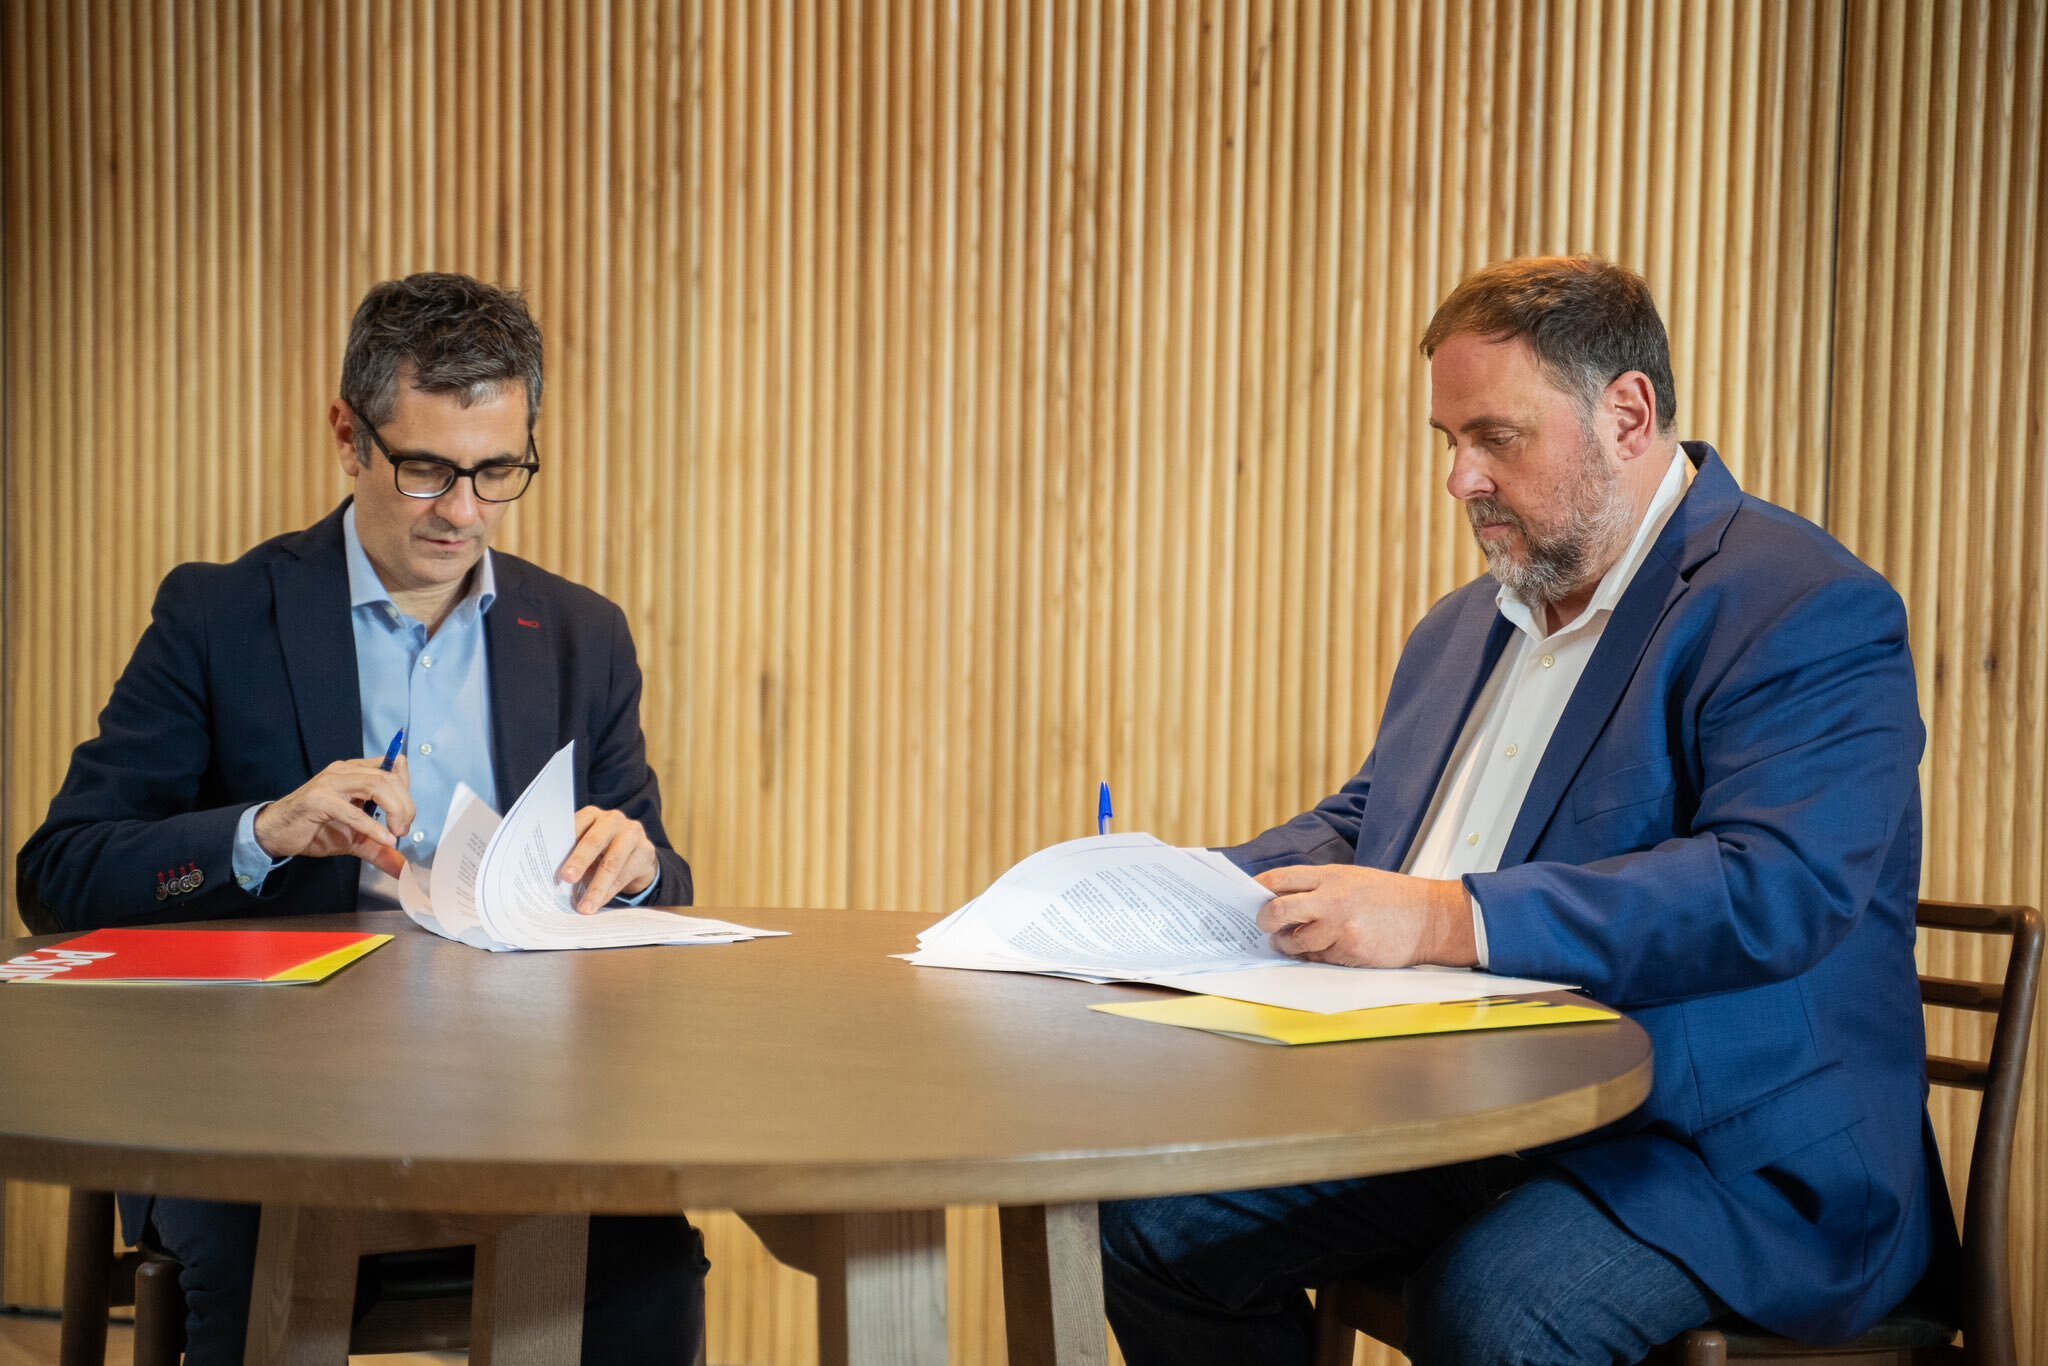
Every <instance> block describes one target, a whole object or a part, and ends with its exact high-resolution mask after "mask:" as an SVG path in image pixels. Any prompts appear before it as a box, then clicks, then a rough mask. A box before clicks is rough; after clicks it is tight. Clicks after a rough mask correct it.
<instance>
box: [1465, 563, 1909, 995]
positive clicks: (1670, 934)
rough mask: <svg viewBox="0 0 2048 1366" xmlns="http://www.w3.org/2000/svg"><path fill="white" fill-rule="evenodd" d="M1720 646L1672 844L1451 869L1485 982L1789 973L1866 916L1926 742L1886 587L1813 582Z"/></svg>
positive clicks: (1900, 620) (1902, 834) (1621, 990)
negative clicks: (1461, 890) (1465, 897)
mask: <svg viewBox="0 0 2048 1366" xmlns="http://www.w3.org/2000/svg"><path fill="white" fill-rule="evenodd" d="M1732 655H1733V662H1732V663H1731V664H1730V665H1729V666H1728V667H1727V669H1726V670H1725V672H1724V673H1723V674H1722V675H1721V676H1720V677H1719V678H1718V679H1717V680H1715V681H1714V682H1713V683H1712V684H1711V685H1709V686H1707V687H1705V688H1704V689H1703V692H1704V696H1702V697H1700V698H1699V699H1698V701H1697V702H1688V703H1687V705H1688V706H1696V707H1697V715H1698V724H1697V740H1696V747H1697V755H1696V757H1695V756H1684V755H1681V756H1678V760H1679V762H1678V764H1677V765H1676V767H1677V768H1679V769H1680V770H1689V769H1693V768H1695V767H1696V770H1697V774H1698V778H1697V782H1698V793H1697V805H1696V807H1695V809H1694V810H1693V811H1692V812H1691V813H1690V816H1689V819H1681V820H1680V821H1679V823H1678V824H1679V828H1681V829H1683V830H1684V831H1685V834H1684V836H1683V837H1680V838H1671V839H1666V840H1664V841H1663V842H1661V843H1658V844H1656V845H1655V846H1654V847H1651V848H1647V849H1643V850H1640V851H1637V852H1631V853H1626V854H1622V855H1620V856H1618V857H1611V858H1602V859H1598V860H1595V861H1592V862H1588V863H1585V864H1583V865H1578V866H1574V865H1572V864H1568V863H1561V862H1532V863H1526V864H1522V865H1520V866H1518V867H1513V868H1507V869H1503V870H1501V871H1499V872H1493V873H1478V874H1472V875H1469V876H1468V877H1466V879H1465V884H1466V887H1467V888H1468V890H1470V891H1471V893H1472V894H1473V895H1474V896H1475V897H1477V898H1478V900H1479V903H1480V905H1481V906H1482V907H1483V909H1484V912H1485V916H1486V927H1487V937H1488V940H1489V944H1490V949H1491V956H1492V957H1491V961H1492V967H1493V970H1494V971H1495V972H1501V973H1508V974H1512V975H1517V976H1531V977H1539V978H1548V979H1554V980H1563V981H1571V982H1576V983H1579V984H1581V985H1583V986H1584V987H1585V988H1586V989H1587V990H1588V991H1590V992H1591V993H1592V994H1593V995H1594V996H1596V997H1598V998H1599V999H1601V1000H1604V1001H1608V1002H1610V1003H1612V1004H1615V1005H1621V1006H1631V1005H1649V1004H1655V1003H1658V1002H1662V1001H1670V1000H1677V999H1681V998H1686V997H1694V996H1701V995H1706V994H1709V993H1713V992H1719V991H1728V990H1735V989H1739V988H1743V987H1752V986H1758V985H1762V984H1765V983H1768V982H1774V981H1781V980H1784V979H1787V978H1790V977H1793V976H1795V975H1797V974H1799V973H1801V972H1804V971H1806V970H1807V969H1808V968H1810V967H1812V966H1813V965H1814V964H1815V963H1817V962H1819V961H1820V960H1821V959H1822V958H1824V957H1825V956H1826V955H1827V954H1828V953H1829V951H1830V950H1832V949H1833V948H1834V947H1835V946H1836V945H1837V944H1839V943H1840V942H1841V941H1842V939H1843V938H1844V937H1845V936H1846V935H1847V934H1848V933H1849V932H1850V930H1851V929H1853V928H1854V927H1855V926H1856V924H1857V922H1858V920H1859V919H1860V918H1861V917H1862V916H1863V915H1864V914H1865V912H1866V910H1867V908H1868V907H1869V905H1870V903H1871V900H1872V897H1873V894H1874V893H1875V891H1876V890H1877V887H1878V884H1879V879H1880V875H1881V874H1882V873H1883V871H1884V869H1885V866H1886V863H1887V860H1888V859H1889V858H1890V857H1891V855H1892V849H1893V845H1894V843H1895V841H1896V840H1898V839H1900V838H1909V839H1910V838H1917V834H1918V831H1917V827H1916V826H1915V825H1914V823H1913V822H1912V821H1911V819H1910V818H1909V817H1910V813H1912V812H1913V811H1914V810H1915V809H1916V808H1915V804H1914V803H1915V798H1916V796H1917V791H1918V788H1917V784H1918V763H1919V759H1920V753H1921V748H1922V745H1923V742H1924V739H1925V732H1924V730H1923V728H1922V726H1921V722H1920V715H1919V708H1918V701H1917V691H1916V687H1915V683H1914V678H1913V666H1912V659H1911V656H1910V654H1909V651H1908V648H1907V639H1906V617H1905V609H1904V607H1903V605H1902V604H1901V603H1900V601H1899V598H1898V595H1897V594H1896V593H1894V592H1893V591H1892V590H1891V589H1890V587H1889V586H1887V585H1885V584H1883V583H1882V582H1881V581H1878V580H1876V579H1874V578H1860V577H1859V578H1856V579H1841V580H1833V581H1829V582H1825V583H1822V584H1820V585H1818V586H1817V587H1815V588H1813V589H1811V590H1809V591H1808V592H1807V593H1805V595H1804V596H1802V597H1800V598H1799V599H1797V600H1796V601H1794V602H1792V603H1791V604H1790V605H1789V606H1787V607H1786V608H1785V609H1784V610H1783V611H1782V612H1780V613H1779V614H1778V616H1777V617H1776V618H1775V619H1774V620H1771V621H1769V622H1768V623H1766V624H1765V625H1763V626H1762V628H1761V629H1760V630H1758V631H1757V632H1755V633H1754V634H1753V636H1752V637H1751V638H1750V639H1748V640H1746V641H1744V642H1743V643H1742V646H1741V648H1740V649H1739V650H1735V651H1733V652H1732ZM1691 781H1692V780H1691V779H1690V778H1688V779H1687V782H1688V785H1689V784H1690V782H1691ZM1667 800H1671V799H1669V798H1667ZM1677 800H1680V801H1684V800H1685V798H1683V797H1680V798H1677ZM1687 804H1690V803H1687ZM1679 810H1680V812H1681V813H1682V812H1683V807H1682V806H1681V807H1680V808H1679ZM1595 818H1597V815H1596V814H1595V813H1589V812H1581V811H1577V810H1575V809H1573V808H1572V807H1567V808H1566V809H1565V810H1563V811H1561V812H1560V813H1559V815H1558V819H1559V820H1561V821H1569V820H1575V819H1578V820H1585V819H1595Z"/></svg>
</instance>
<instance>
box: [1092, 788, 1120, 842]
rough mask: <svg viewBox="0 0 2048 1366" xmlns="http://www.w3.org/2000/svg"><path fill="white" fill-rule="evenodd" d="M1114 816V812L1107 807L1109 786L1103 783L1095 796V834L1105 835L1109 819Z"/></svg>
mask: <svg viewBox="0 0 2048 1366" xmlns="http://www.w3.org/2000/svg"><path fill="white" fill-rule="evenodd" d="M1115 814H1116V812H1114V811H1112V810H1110V807H1109V784H1108V783H1103V784H1102V785H1101V790H1100V791H1098V792H1097V793H1096V794H1095V833H1096V834H1098V835H1107V834H1108V833H1109V818H1110V817H1111V816H1114V815H1115Z"/></svg>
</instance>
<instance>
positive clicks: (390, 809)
mask: <svg viewBox="0 0 2048 1366" xmlns="http://www.w3.org/2000/svg"><path fill="white" fill-rule="evenodd" d="M370 784H371V786H370V799H371V800H372V801H374V802H376V803H377V814H378V815H380V816H382V817H383V818H384V823H385V824H386V825H387V826H389V827H390V828H391V833H392V834H394V835H403V834H405V833H406V832H407V831H409V830H411V829H412V823H413V820H414V819H415V818H416V817H417V816H418V815H419V808H417V807H416V806H414V805H413V800H412V789H411V788H410V787H409V786H407V784H406V780H405V775H404V774H402V773H400V772H399V771H398V770H397V769H395V768H394V769H393V770H391V772H389V773H385V772H383V771H382V770H379V771H378V772H376V773H374V774H372V775H371V777H370Z"/></svg>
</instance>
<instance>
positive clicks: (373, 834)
mask: <svg viewBox="0 0 2048 1366" xmlns="http://www.w3.org/2000/svg"><path fill="white" fill-rule="evenodd" d="M319 814H320V816H321V817H322V818H323V819H322V821H321V823H322V824H323V825H326V826H329V827H332V828H335V829H336V830H337V832H338V833H339V834H340V835H341V836H342V837H343V839H345V840H347V839H353V838H358V837H359V838H362V839H366V840H369V841H370V842H371V843H373V844H381V845H384V846H385V847H387V848H395V847H397V844H398V836H396V835H394V834H392V833H391V832H390V831H389V830H387V829H385V828H384V823H383V822H382V821H380V820H378V819H377V818H376V817H375V816H372V815H369V814H368V813H366V812H365V811H364V810H363V809H362V808H361V807H360V806H357V805H356V804H355V803H354V802H349V801H336V802H331V803H328V804H326V805H325V807H324V808H323V809H322V810H321V811H320V813H319ZM309 843H310V841H309Z"/></svg>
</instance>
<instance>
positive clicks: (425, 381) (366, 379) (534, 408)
mask: <svg viewBox="0 0 2048 1366" xmlns="http://www.w3.org/2000/svg"><path fill="white" fill-rule="evenodd" d="M540 363H541V342H540V328H539V326H537V325H536V324H535V323H534V321H533V315H532V314H531V313H529V312H527V311H526V300H525V298H524V297H523V296H522V295H521V294H519V293H518V292H517V291H515V290H509V289H500V288H498V287H497V286H496V285H487V284H485V283H484V282H483V281H481V280H473V279H471V278H470V277H469V276H467V275H445V274H439V273H434V272H425V273H422V274H418V275H408V276H406V277H405V278H404V279H403V280H386V281H385V282H384V283H383V284H380V285H375V286H372V287H371V289H370V292H369V293H368V294H365V295H364V296H363V301H362V303H361V304H359V305H357V307H356V316H355V322H354V323H353V324H351V325H350V327H349V330H348V346H347V347H346V349H344V350H343V352H342V357H341V398H342V401H343V402H344V403H346V404H348V406H349V407H351V408H353V409H355V410H356V411H357V412H358V413H361V414H362V415H363V416H364V417H366V418H368V419H369V420H370V421H371V422H388V421H390V420H391V412H392V409H393V408H394V407H395V406H396V405H397V402H398V376H399V372H400V371H401V370H409V374H408V375H407V380H408V382H409V383H411V385H412V387H413V388H415V389H418V390H420V391H421V392H422V393H429V394H455V395H458V396H459V397H460V399H461V401H462V403H463V404H464V405H465V406H466V405H468V404H472V403H479V402H482V401H483V400H485V399H487V398H489V397H490V396H491V395H492V394H494V393H496V392H497V391H498V390H500V389H502V388H504V387H505V386H506V385H508V384H514V383H517V384H521V385H523V386H524V387H525V389H526V425H527V427H528V428H529V429H530V428H531V427H532V426H533V423H534V419H535V418H537V417H538V416H540V389H541V364H540ZM361 440H362V438H360V437H359V438H358V442H359V444H360V443H361Z"/></svg>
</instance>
